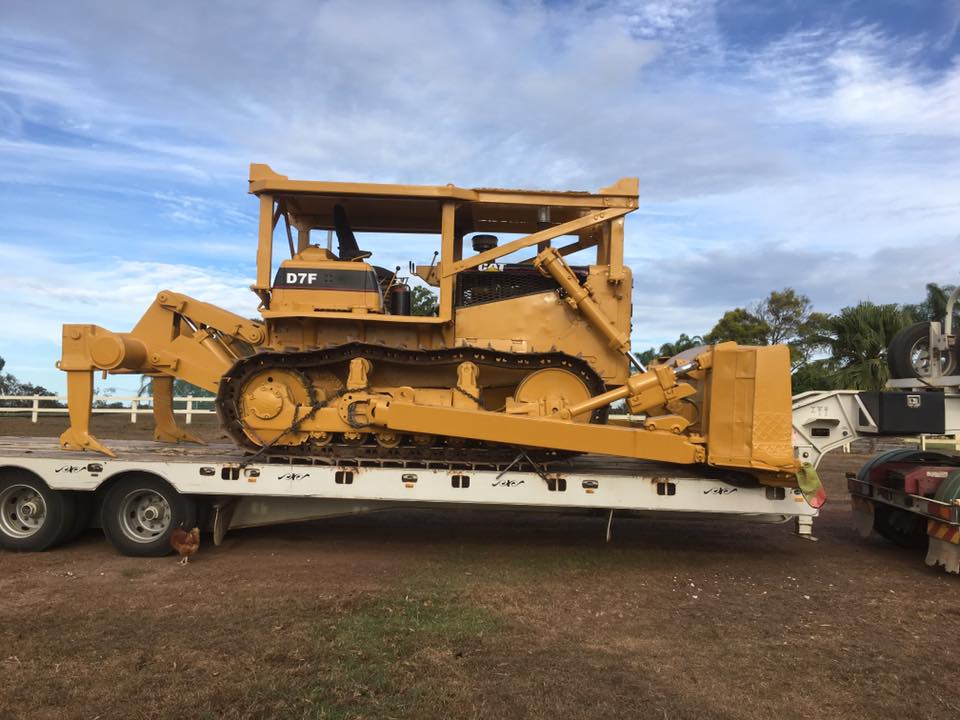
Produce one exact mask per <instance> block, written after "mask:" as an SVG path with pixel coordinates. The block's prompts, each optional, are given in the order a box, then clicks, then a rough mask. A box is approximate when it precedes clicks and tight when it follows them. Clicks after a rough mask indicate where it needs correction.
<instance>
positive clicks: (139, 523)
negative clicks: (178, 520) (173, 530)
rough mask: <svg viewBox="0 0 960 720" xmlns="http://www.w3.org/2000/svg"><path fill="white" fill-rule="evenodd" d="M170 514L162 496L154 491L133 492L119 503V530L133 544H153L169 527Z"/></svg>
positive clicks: (168, 504) (165, 500)
mask: <svg viewBox="0 0 960 720" xmlns="http://www.w3.org/2000/svg"><path fill="white" fill-rule="evenodd" d="M170 514H171V512H170V503H168V502H167V499H166V498H165V497H163V495H161V494H160V493H158V492H157V491H155V490H147V489H141V490H134V491H132V492H129V493H127V494H126V495H125V496H124V497H123V500H121V501H120V506H119V518H118V519H119V520H120V530H121V532H123V534H124V536H125V537H127V538H128V539H130V540H133V541H134V542H138V543H149V542H153V541H155V540H156V539H157V538H159V537H162V536H163V534H164V533H165V532H166V531H167V529H168V528H169V527H170V520H171V518H170Z"/></svg>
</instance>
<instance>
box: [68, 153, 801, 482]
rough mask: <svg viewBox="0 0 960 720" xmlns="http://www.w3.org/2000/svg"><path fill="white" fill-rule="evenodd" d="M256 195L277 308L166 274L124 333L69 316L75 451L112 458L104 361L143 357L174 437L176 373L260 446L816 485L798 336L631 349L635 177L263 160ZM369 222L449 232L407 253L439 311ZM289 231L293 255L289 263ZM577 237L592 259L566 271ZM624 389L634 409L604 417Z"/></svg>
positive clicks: (261, 274) (238, 433)
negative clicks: (798, 424)
mask: <svg viewBox="0 0 960 720" xmlns="http://www.w3.org/2000/svg"><path fill="white" fill-rule="evenodd" d="M250 193H252V194H253V195H255V196H256V197H257V198H258V199H259V205H260V219H259V243H258V248H257V265H256V282H255V284H254V285H253V286H252V290H253V291H254V292H255V293H256V295H257V297H258V298H259V300H260V306H259V312H260V314H261V315H262V317H263V320H262V322H260V321H253V320H249V319H247V318H245V317H241V316H239V315H235V314H233V313H231V312H228V311H225V310H223V309H220V308H218V307H216V306H214V305H210V304H207V303H204V302H200V301H197V300H194V299H193V298H190V297H186V296H184V295H180V294H177V293H175V292H171V291H169V290H163V291H162V292H160V293H159V294H158V295H157V298H156V301H155V302H154V303H153V304H152V305H151V306H150V308H149V309H148V310H147V311H146V313H145V314H144V315H143V318H142V319H141V320H140V321H139V322H138V323H137V325H136V326H135V327H134V328H133V330H131V331H130V332H112V331H109V330H106V329H104V328H102V327H98V326H96V325H65V326H64V329H63V355H62V359H61V360H60V362H59V363H58V366H59V367H60V368H61V369H62V370H65V371H66V372H67V374H68V396H69V398H68V399H69V413H70V423H71V424H70V428H69V429H68V430H67V431H66V432H65V433H63V435H62V436H61V438H60V441H61V445H62V447H64V448H66V449H73V450H76V449H90V450H96V451H99V452H102V453H106V454H108V455H109V454H112V453H111V451H110V450H109V449H108V448H107V447H105V446H104V445H102V444H101V443H100V442H98V441H97V439H96V438H94V437H93V436H92V435H91V434H90V428H89V421H90V402H91V395H92V385H93V373H94V372H98V371H102V372H104V373H143V374H147V375H150V376H152V378H153V382H152V389H153V395H154V415H155V421H156V437H157V439H158V440H164V441H179V440H192V439H193V438H192V437H191V436H190V435H189V434H188V433H187V432H185V431H184V430H182V429H181V428H179V427H177V425H176V424H175V422H174V416H173V413H172V402H171V386H172V382H173V379H174V378H182V379H183V380H186V381H187V382H190V383H193V384H194V385H198V386H200V387H202V388H206V389H207V390H210V391H211V392H214V393H216V396H217V397H216V407H217V412H218V415H219V417H220V420H221V422H222V423H223V426H224V428H225V430H226V431H227V432H228V433H229V434H230V436H231V437H232V438H233V439H234V440H235V441H236V442H237V443H238V444H239V445H241V446H242V447H243V448H245V449H248V450H249V451H251V452H253V453H256V454H262V453H265V452H269V453H271V455H273V454H279V455H290V456H294V455H308V456H313V457H330V458H334V459H335V461H338V462H339V460H337V458H344V457H361V458H363V457H368V458H394V459H397V460H402V461H407V460H416V459H418V458H420V459H430V460H432V461H435V460H438V459H443V458H450V459H462V458H474V457H477V458H490V459H491V461H493V460H496V459H497V458H498V457H499V458H503V457H519V456H520V455H521V454H522V455H524V456H525V457H527V458H528V459H529V458H530V457H532V456H533V455H538V456H540V457H548V458H549V457H557V456H562V455H564V454H568V453H600V454H607V455H614V456H621V457H627V458H643V459H649V460H655V461H662V462H669V463H680V464H687V465H701V466H704V468H705V471H706V472H712V473H726V475H727V476H729V477H735V476H739V477H741V478H742V479H748V480H750V481H753V482H756V481H757V480H759V481H760V482H762V483H765V484H770V485H779V486H792V487H796V486H797V485H798V482H800V483H801V484H802V482H801V481H802V480H803V477H804V472H805V470H804V469H803V468H801V466H800V463H799V462H798V461H797V460H796V459H795V456H794V450H793V443H792V436H791V402H790V366H789V353H788V349H787V348H786V347H785V346H772V347H743V346H738V345H736V344H734V343H723V344H719V345H714V346H704V347H700V348H697V349H695V350H692V351H687V352H686V353H684V354H682V355H680V356H677V357H674V358H669V359H667V358H664V359H660V360H659V361H656V362H654V363H651V365H650V367H649V368H646V367H644V366H643V365H642V364H641V363H640V361H639V360H638V359H637V358H636V356H635V355H634V354H633V353H632V352H631V349H630V330H631V313H632V303H631V295H632V290H633V283H632V278H631V273H630V269H629V268H628V267H626V266H625V265H624V216H626V215H627V214H628V213H630V212H632V211H633V210H635V209H636V208H637V204H638V182H637V180H636V179H623V180H620V181H619V182H617V183H615V184H613V185H611V186H609V187H606V188H603V189H602V190H600V191H599V192H596V193H587V192H549V191H529V190H501V189H485V188H476V189H464V188H459V187H455V186H453V185H438V186H412V185H382V184H362V183H338V182H311V181H299V180H290V179H288V178H287V177H286V176H283V175H279V174H277V173H275V172H273V171H272V170H271V169H270V168H269V167H268V166H266V165H258V164H255V165H251V167H250ZM363 233H394V234H398V233H413V234H419V235H422V234H432V235H435V236H436V237H438V239H439V251H438V252H437V253H435V254H434V259H433V261H432V262H430V263H429V264H427V265H413V264H412V263H411V265H410V269H409V270H410V275H411V276H416V277H418V278H419V279H420V280H422V281H423V282H424V283H426V284H427V285H429V286H432V287H434V288H438V290H439V302H438V309H437V310H436V311H435V314H434V315H430V316H423V315H414V314H411V308H410V300H409V299H410V287H409V284H408V281H409V279H410V278H401V277H400V275H399V268H397V269H396V270H395V271H390V270H387V269H385V268H383V267H380V266H378V265H377V264H376V259H375V258H373V257H372V256H371V252H369V251H368V250H366V249H361V247H360V243H359V242H358V237H357V235H358V234H359V235H360V237H361V238H362V237H363V235H362V234H363ZM498 234H500V235H504V234H505V235H509V236H511V239H509V240H508V241H504V242H500V240H499V239H498V237H497V236H498ZM275 235H277V236H279V238H280V242H281V243H283V241H284V240H286V245H287V248H288V250H289V258H288V259H285V260H283V261H282V262H281V263H280V264H279V268H278V269H277V272H276V274H275V275H274V272H273V262H272V260H273V256H274V239H275ZM334 237H335V238H336V243H337V251H336V252H334V250H333V238H334ZM468 242H469V247H470V248H472V252H471V251H469V250H468V249H467V243H468ZM573 253H579V255H580V256H583V255H585V254H586V255H587V256H588V259H589V260H590V261H591V262H589V264H581V265H575V266H571V265H569V264H568V263H567V261H566V260H565V258H566V257H567V256H569V255H571V254H573ZM621 400H622V401H625V403H626V406H627V407H628V408H629V411H630V414H631V417H630V419H629V420H614V419H608V410H609V408H610V405H611V404H613V403H615V402H617V401H621ZM531 462H533V461H532V460H531Z"/></svg>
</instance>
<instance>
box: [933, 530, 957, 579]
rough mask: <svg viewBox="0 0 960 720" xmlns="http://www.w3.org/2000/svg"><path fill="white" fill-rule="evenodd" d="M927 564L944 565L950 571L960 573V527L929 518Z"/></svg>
mask: <svg viewBox="0 0 960 720" xmlns="http://www.w3.org/2000/svg"><path fill="white" fill-rule="evenodd" d="M927 535H928V536H929V538H928V540H929V544H928V545H927V565H929V566H930V567H936V566H937V565H942V566H943V569H944V570H946V571H947V572H948V573H956V574H960V528H958V527H956V526H955V525H948V524H947V523H942V522H937V521H936V520H927Z"/></svg>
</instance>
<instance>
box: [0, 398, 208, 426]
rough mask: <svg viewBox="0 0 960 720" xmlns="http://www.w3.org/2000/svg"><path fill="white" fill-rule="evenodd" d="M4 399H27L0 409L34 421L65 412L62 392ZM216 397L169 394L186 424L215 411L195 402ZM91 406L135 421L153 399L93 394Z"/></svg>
mask: <svg viewBox="0 0 960 720" xmlns="http://www.w3.org/2000/svg"><path fill="white" fill-rule="evenodd" d="M4 400H6V401H8V402H9V401H17V402H23V401H27V402H29V403H30V406H29V407H0V413H21V414H23V413H30V420H31V421H33V422H37V419H38V418H39V417H40V414H41V413H44V414H55V415H63V414H64V413H66V412H67V408H66V402H67V396H66V395H0V403H2V402H3V401H4ZM45 400H52V401H55V402H61V403H63V404H64V407H40V403H41V402H43V401H45ZM214 400H216V398H213V397H197V396H196V395H178V396H175V397H174V398H173V402H174V411H173V412H174V414H175V415H185V416H186V417H185V420H184V422H186V424H187V425H189V424H190V423H191V422H192V421H193V416H194V415H215V414H216V411H215V410H213V409H212V408H204V407H197V405H198V404H199V405H209V404H210V403H213V401H214ZM93 402H94V407H93V412H94V413H98V414H101V413H102V414H113V415H129V416H130V422H132V423H135V422H136V421H137V415H139V414H141V413H152V412H153V401H152V399H151V398H150V397H149V396H143V395H139V396H124V397H121V396H113V395H95V396H94V398H93ZM97 403H100V404H101V405H114V404H116V403H129V405H130V406H129V407H96V404H97ZM177 403H185V404H186V406H185V407H183V408H177V407H176V404H177Z"/></svg>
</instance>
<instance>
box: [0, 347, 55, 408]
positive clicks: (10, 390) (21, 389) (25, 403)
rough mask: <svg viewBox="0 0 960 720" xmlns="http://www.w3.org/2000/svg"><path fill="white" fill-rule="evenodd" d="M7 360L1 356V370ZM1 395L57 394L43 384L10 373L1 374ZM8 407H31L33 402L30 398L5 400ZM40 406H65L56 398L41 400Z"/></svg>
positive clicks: (0, 370)
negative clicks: (25, 380)
mask: <svg viewBox="0 0 960 720" xmlns="http://www.w3.org/2000/svg"><path fill="white" fill-rule="evenodd" d="M6 364H7V361H6V360H4V359H3V358H2V357H0V372H2V371H3V368H4V367H6ZM0 395H56V393H55V392H53V391H52V390H47V388H45V387H43V386H42V385H34V384H33V383H28V382H23V381H21V380H18V379H17V378H16V377H14V376H13V375H11V374H10V373H3V374H0ZM3 402H4V403H5V404H6V405H7V407H30V406H31V405H32V404H33V403H32V402H31V401H29V400H4V401H3ZM40 407H63V403H60V402H57V401H56V400H41V401H40Z"/></svg>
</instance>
